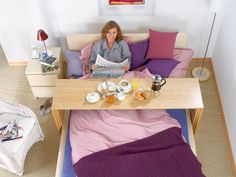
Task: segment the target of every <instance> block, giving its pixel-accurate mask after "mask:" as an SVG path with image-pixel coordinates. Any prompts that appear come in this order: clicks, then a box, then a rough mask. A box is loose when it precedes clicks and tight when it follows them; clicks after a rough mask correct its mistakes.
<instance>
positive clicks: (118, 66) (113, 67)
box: [92, 54, 129, 78]
mask: <svg viewBox="0 0 236 177" xmlns="http://www.w3.org/2000/svg"><path fill="white" fill-rule="evenodd" d="M95 64H96V65H97V69H96V70H94V71H93V73H92V77H112V78H116V77H120V76H123V75H124V73H125V70H124V69H123V66H125V65H128V64H129V62H128V59H126V60H124V61H123V62H121V63H115V62H111V61H108V60H106V59H105V58H103V57H102V56H101V55H99V54H98V55H97V58H96V62H95Z"/></svg>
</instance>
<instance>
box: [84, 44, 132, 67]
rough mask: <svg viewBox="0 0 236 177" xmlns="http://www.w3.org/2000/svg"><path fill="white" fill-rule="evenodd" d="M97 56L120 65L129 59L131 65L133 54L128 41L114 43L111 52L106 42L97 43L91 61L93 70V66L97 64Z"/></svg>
mask: <svg viewBox="0 0 236 177" xmlns="http://www.w3.org/2000/svg"><path fill="white" fill-rule="evenodd" d="M97 54H99V55H101V56H102V57H103V58H105V59H107V60H109V61H112V62H116V63H120V62H122V61H124V60H126V59H128V61H129V64H130V62H131V61H130V60H131V53H130V50H129V47H128V44H127V42H126V41H124V40H121V41H119V42H114V44H113V46H112V49H111V50H109V49H108V46H107V42H106V41H105V40H99V41H97V42H96V43H95V45H94V46H93V48H92V51H91V55H90V59H89V68H90V69H91V68H92V65H93V64H95V62H96V58H97Z"/></svg>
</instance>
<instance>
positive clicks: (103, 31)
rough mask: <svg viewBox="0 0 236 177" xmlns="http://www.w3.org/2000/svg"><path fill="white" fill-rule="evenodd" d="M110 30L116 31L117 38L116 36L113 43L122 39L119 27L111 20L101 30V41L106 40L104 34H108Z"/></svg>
mask: <svg viewBox="0 0 236 177" xmlns="http://www.w3.org/2000/svg"><path fill="white" fill-rule="evenodd" d="M111 28H116V29H117V36H116V39H115V41H117V42H119V41H121V40H122V39H123V38H124V36H123V33H122V31H121V28H120V26H119V25H118V24H117V23H116V22H115V21H113V20H111V21H108V22H107V23H106V24H105V25H104V26H103V28H102V30H101V33H102V39H106V33H108V32H109V30H110V29H111Z"/></svg>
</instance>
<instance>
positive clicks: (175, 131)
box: [74, 128, 204, 177]
mask: <svg viewBox="0 0 236 177" xmlns="http://www.w3.org/2000/svg"><path fill="white" fill-rule="evenodd" d="M74 169H75V172H76V175H77V177H204V175H203V173H202V171H201V164H200V163H199V161H198V160H197V158H196V157H195V155H194V154H193V152H192V151H191V149H190V147H189V145H188V144H187V143H185V142H184V140H183V139H182V135H181V129H179V128H169V129H167V130H165V131H162V132H160V133H157V134H155V135H152V136H150V137H147V138H144V139H141V140H137V141H134V142H131V143H127V144H123V145H119V146H116V147H113V148H110V149H106V150H102V151H99V152H96V153H94V154H91V155H88V156H85V157H83V158H81V159H80V160H79V161H78V162H77V163H75V164H74Z"/></svg>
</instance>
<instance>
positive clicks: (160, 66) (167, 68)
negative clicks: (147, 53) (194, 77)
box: [146, 59, 179, 78]
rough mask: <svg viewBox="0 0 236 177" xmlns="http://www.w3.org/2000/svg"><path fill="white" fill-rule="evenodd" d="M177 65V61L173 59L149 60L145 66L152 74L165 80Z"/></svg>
mask: <svg viewBox="0 0 236 177" xmlns="http://www.w3.org/2000/svg"><path fill="white" fill-rule="evenodd" d="M178 63H179V61H177V60H174V59H151V60H150V61H149V62H148V63H147V65H146V66H147V68H148V70H149V71H150V72H151V73H152V74H158V75H161V77H165V78H166V77H168V76H169V74H170V73H171V71H172V70H173V69H174V68H175V66H176V65H177V64H178Z"/></svg>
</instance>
